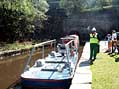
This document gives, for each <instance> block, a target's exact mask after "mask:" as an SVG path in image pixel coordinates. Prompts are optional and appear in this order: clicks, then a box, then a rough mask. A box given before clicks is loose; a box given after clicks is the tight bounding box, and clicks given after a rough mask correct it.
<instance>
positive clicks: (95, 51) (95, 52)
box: [94, 44, 98, 60]
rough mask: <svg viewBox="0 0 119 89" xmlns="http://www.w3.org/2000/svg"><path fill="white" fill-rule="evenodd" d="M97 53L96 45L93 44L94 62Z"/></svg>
mask: <svg viewBox="0 0 119 89" xmlns="http://www.w3.org/2000/svg"><path fill="white" fill-rule="evenodd" d="M97 53H98V44H94V60H95V59H96V56H97Z"/></svg>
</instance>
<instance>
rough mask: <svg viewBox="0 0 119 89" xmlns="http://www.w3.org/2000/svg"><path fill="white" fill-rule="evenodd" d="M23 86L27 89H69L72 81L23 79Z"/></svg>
mask: <svg viewBox="0 0 119 89" xmlns="http://www.w3.org/2000/svg"><path fill="white" fill-rule="evenodd" d="M21 80H22V81H21V82H22V86H23V87H24V88H25V89H26V88H27V89H28V88H38V89H68V88H69V86H70V85H71V80H72V78H70V79H63V80H53V79H50V80H47V79H27V78H23V79H21Z"/></svg>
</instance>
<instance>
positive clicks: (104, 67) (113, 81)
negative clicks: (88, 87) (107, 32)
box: [91, 53, 119, 89]
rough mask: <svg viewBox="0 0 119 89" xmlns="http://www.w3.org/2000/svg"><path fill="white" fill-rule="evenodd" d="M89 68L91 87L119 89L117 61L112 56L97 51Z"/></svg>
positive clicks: (95, 88)
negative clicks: (95, 58)
mask: <svg viewBox="0 0 119 89" xmlns="http://www.w3.org/2000/svg"><path fill="white" fill-rule="evenodd" d="M91 70H92V76H93V79H92V89H119V62H115V59H114V57H110V56H109V55H107V54H105V53H99V54H98V56H97V60H95V62H94V64H93V65H92V66H91Z"/></svg>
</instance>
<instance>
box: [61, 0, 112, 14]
mask: <svg viewBox="0 0 119 89" xmlns="http://www.w3.org/2000/svg"><path fill="white" fill-rule="evenodd" d="M109 5H112V0H61V1H60V6H61V7H62V8H64V9H66V10H67V14H71V13H74V11H75V12H76V11H78V12H82V11H91V10H97V9H103V6H109Z"/></svg>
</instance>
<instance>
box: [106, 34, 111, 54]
mask: <svg viewBox="0 0 119 89" xmlns="http://www.w3.org/2000/svg"><path fill="white" fill-rule="evenodd" d="M106 39H107V42H108V49H107V50H106V52H109V53H110V52H111V48H112V36H111V34H107V36H106Z"/></svg>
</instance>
